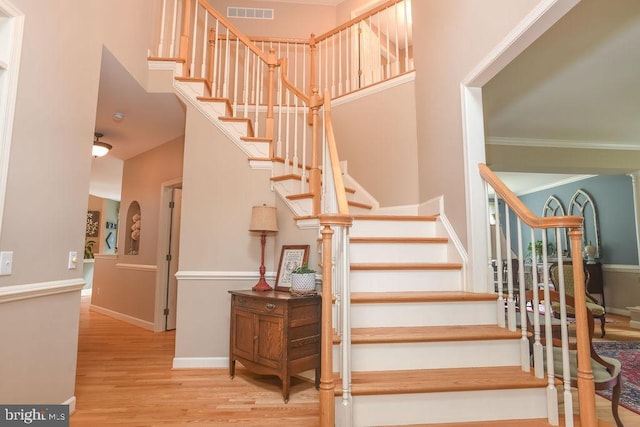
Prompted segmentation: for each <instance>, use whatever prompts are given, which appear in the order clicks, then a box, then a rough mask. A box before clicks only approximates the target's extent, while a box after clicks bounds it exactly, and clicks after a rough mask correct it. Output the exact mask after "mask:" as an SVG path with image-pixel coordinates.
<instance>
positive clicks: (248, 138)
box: [240, 136, 271, 143]
mask: <svg viewBox="0 0 640 427" xmlns="http://www.w3.org/2000/svg"><path fill="white" fill-rule="evenodd" d="M240 139H241V140H242V141H244V142H266V143H271V139H269V138H265V137H261V136H241V137H240Z"/></svg>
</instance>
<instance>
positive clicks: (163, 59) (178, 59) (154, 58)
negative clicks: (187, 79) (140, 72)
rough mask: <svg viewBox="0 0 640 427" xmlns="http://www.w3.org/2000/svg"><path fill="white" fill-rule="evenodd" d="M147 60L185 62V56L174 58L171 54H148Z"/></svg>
mask: <svg viewBox="0 0 640 427" xmlns="http://www.w3.org/2000/svg"><path fill="white" fill-rule="evenodd" d="M147 61H164V62H179V63H182V64H184V63H185V59H184V58H172V57H169V56H148V57H147Z"/></svg>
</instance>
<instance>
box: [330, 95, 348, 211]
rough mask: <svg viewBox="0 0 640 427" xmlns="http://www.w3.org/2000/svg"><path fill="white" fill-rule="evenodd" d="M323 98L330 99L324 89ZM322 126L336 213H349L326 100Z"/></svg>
mask: <svg viewBox="0 0 640 427" xmlns="http://www.w3.org/2000/svg"><path fill="white" fill-rule="evenodd" d="M324 98H325V99H331V98H330V96H329V93H328V91H325V94H324ZM324 126H325V129H326V130H327V150H328V151H329V161H330V163H331V171H332V176H333V184H334V187H335V192H336V199H337V202H338V213H339V214H343V215H348V214H349V203H348V202H347V192H346V191H345V189H344V181H343V179H342V170H341V168H340V158H339V156H338V148H337V146H336V139H335V135H334V134H333V124H332V123H331V102H330V101H327V102H326V104H325V106H324Z"/></svg>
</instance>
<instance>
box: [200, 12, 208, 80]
mask: <svg viewBox="0 0 640 427" xmlns="http://www.w3.org/2000/svg"><path fill="white" fill-rule="evenodd" d="M208 28H209V12H207V11H206V10H205V13H204V29H203V31H202V65H201V66H200V77H204V78H206V77H207V45H208V43H207V34H208V33H209V30H208Z"/></svg>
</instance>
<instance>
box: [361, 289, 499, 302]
mask: <svg viewBox="0 0 640 427" xmlns="http://www.w3.org/2000/svg"><path fill="white" fill-rule="evenodd" d="M497 299H498V297H497V295H495V294H489V293H486V294H485V293H475V292H462V291H438V292H428V291H409V292H352V293H351V303H354V304H357V303H380V302H469V301H496V300H497Z"/></svg>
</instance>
